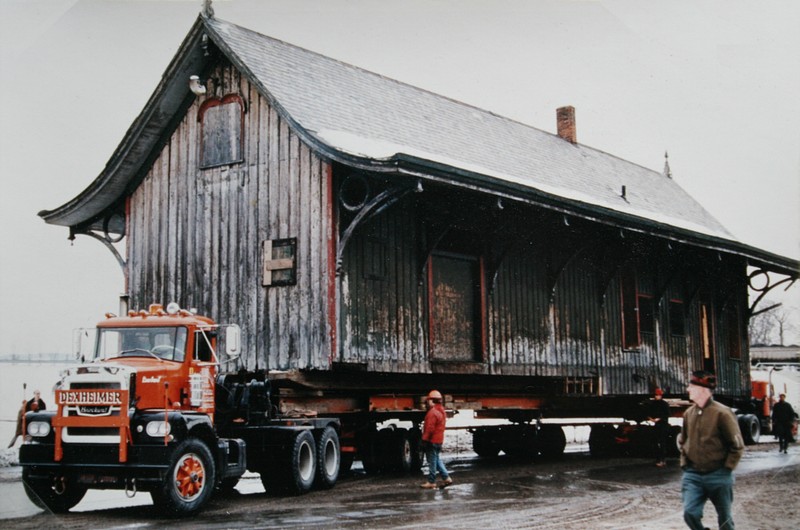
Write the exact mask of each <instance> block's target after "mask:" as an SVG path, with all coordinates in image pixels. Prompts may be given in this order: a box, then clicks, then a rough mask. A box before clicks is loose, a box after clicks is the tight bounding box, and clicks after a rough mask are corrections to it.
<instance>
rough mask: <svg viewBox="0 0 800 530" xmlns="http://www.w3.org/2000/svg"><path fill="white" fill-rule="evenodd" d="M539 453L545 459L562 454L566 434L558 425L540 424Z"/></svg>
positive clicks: (558, 456)
mask: <svg viewBox="0 0 800 530" xmlns="http://www.w3.org/2000/svg"><path fill="white" fill-rule="evenodd" d="M538 441H539V444H538V445H539V454H541V455H542V457H544V458H547V459H557V458H561V457H562V456H563V455H564V448H565V447H566V446H567V436H566V435H565V434H564V429H562V428H561V426H560V425H542V426H541V428H540V429H539V440H538Z"/></svg>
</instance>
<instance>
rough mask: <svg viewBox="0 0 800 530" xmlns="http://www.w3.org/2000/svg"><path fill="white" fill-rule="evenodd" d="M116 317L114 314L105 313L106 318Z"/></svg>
mask: <svg viewBox="0 0 800 530" xmlns="http://www.w3.org/2000/svg"><path fill="white" fill-rule="evenodd" d="M116 316H117V315H115V314H114V313H106V318H115V317H116Z"/></svg>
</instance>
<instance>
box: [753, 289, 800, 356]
mask: <svg viewBox="0 0 800 530" xmlns="http://www.w3.org/2000/svg"><path fill="white" fill-rule="evenodd" d="M760 307H764V308H766V309H761V310H760V309H759V308H760ZM759 311H761V312H759ZM755 313H756V315H755V316H753V317H751V318H750V322H749V324H748V332H749V333H750V344H752V345H762V346H768V345H770V344H776V343H777V344H779V345H780V346H785V345H786V342H785V340H786V335H787V334H788V333H791V332H793V331H796V329H797V323H796V322H797V310H796V309H794V308H791V307H786V306H784V305H781V304H776V303H775V302H773V301H771V300H763V301H762V302H761V304H759V307H757V308H756V311H755ZM776 339H777V340H776Z"/></svg>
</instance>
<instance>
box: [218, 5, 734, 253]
mask: <svg viewBox="0 0 800 530" xmlns="http://www.w3.org/2000/svg"><path fill="white" fill-rule="evenodd" d="M206 24H207V27H208V28H209V29H210V30H211V34H212V37H215V38H214V41H215V42H217V44H218V45H219V46H221V47H222V48H223V49H225V50H226V52H227V53H228V54H229V55H232V56H233V57H232V59H233V60H234V62H235V63H236V64H237V65H239V66H240V67H242V68H244V69H245V70H246V71H247V72H248V74H249V76H250V77H252V78H253V79H254V80H255V81H256V82H257V84H258V85H260V87H261V88H262V90H263V91H265V92H266V93H267V96H268V97H269V98H270V100H271V101H272V102H273V104H277V105H278V106H279V107H280V108H281V109H282V110H283V111H284V112H285V113H286V114H287V115H288V117H289V118H290V119H291V120H292V121H293V122H294V123H295V124H296V125H297V126H298V127H301V128H302V129H303V130H304V131H305V132H307V133H308V134H310V135H312V136H313V137H314V138H316V139H317V140H318V141H320V142H322V143H323V144H325V145H327V146H328V147H330V148H331V149H333V150H335V151H339V152H342V153H346V154H349V155H355V156H357V157H362V158H366V159H371V160H375V161H382V160H384V161H385V160H388V159H391V158H392V157H393V156H395V155H397V154H400V153H404V154H407V155H412V156H414V157H417V158H420V159H424V160H429V161H433V162H437V163H440V164H445V165H447V166H450V167H452V168H456V169H461V170H465V171H470V172H475V173H479V174H481V175H485V176H486V177H489V178H492V179H497V180H499V181H504V182H509V183H514V184H516V185H521V186H524V187H526V188H529V189H530V190H538V191H541V192H544V193H547V194H552V195H555V196H557V197H559V198H564V199H567V200H570V201H577V202H580V203H584V204H588V205H593V206H597V207H601V208H605V209H608V210H611V211H613V212H621V213H624V214H628V215H632V216H636V217H639V218H642V219H645V220H648V221H653V222H658V223H663V224H666V225H669V226H673V227H677V228H681V229H686V230H691V231H693V232H697V233H699V234H704V235H708V236H713V237H717V238H721V239H725V240H730V241H735V239H734V237H733V236H732V235H731V234H730V232H728V231H727V230H726V229H725V228H724V227H723V226H722V225H721V224H720V223H719V222H718V221H717V220H716V219H715V218H714V217H713V216H712V215H711V214H710V213H709V212H708V211H706V210H705V209H704V208H703V207H702V206H701V205H700V204H699V203H698V202H697V201H695V200H694V199H693V198H692V197H691V196H690V195H689V194H688V193H686V192H685V191H684V190H683V189H682V188H681V187H680V186H679V185H678V184H677V183H676V182H675V181H674V180H673V179H671V178H669V177H668V176H666V175H664V174H662V173H660V172H657V171H654V170H651V169H647V168H644V167H642V166H639V165H637V164H634V163H632V162H629V161H626V160H623V159H620V158H618V157H615V156H613V155H610V154H607V153H604V152H602V151H599V150H597V149H593V148H590V147H587V146H584V145H580V144H572V143H570V142H567V141H565V140H563V139H561V138H559V137H558V136H556V135H554V134H552V133H548V132H545V131H542V130H539V129H536V128H534V127H531V126H529V125H525V124H522V123H519V122H517V121H514V120H512V119H509V118H505V117H502V116H498V115H496V114H494V113H491V112H489V111H486V110H482V109H479V108H476V107H473V106H470V105H467V104H464V103H461V102H458V101H455V100H452V99H449V98H447V97H444V96H440V95H437V94H434V93H431V92H429V91H426V90H423V89H419V88H416V87H413V86H410V85H407V84H404V83H401V82H399V81H396V80H393V79H389V78H386V77H384V76H381V75H378V74H375V73H372V72H369V71H366V70H362V69H360V68H357V67H354V66H352V65H349V64H346V63H343V62H340V61H337V60H335V59H332V58H329V57H326V56H323V55H320V54H318V53H315V52H312V51H309V50H305V49H303V48H299V47H297V46H293V45H291V44H287V43H285V42H282V41H279V40H276V39H273V38H271V37H267V36H264V35H261V34H258V33H255V32H253V31H250V30H247V29H245V28H242V27H239V26H236V25H234V24H230V23H227V22H224V21H221V20H219V19H209V20H207V21H206ZM623 186H625V197H624V198H623V197H622V187H623Z"/></svg>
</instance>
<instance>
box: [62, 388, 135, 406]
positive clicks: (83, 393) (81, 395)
mask: <svg viewBox="0 0 800 530" xmlns="http://www.w3.org/2000/svg"><path fill="white" fill-rule="evenodd" d="M58 398H59V404H60V405H67V406H70V405H122V394H121V393H120V391H119V390H62V391H61V392H59V393H58Z"/></svg>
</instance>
